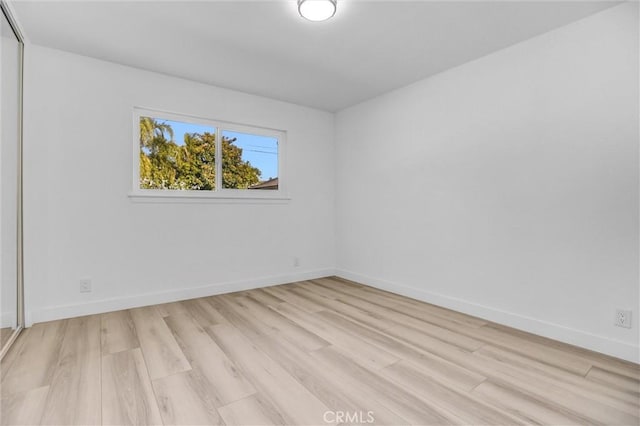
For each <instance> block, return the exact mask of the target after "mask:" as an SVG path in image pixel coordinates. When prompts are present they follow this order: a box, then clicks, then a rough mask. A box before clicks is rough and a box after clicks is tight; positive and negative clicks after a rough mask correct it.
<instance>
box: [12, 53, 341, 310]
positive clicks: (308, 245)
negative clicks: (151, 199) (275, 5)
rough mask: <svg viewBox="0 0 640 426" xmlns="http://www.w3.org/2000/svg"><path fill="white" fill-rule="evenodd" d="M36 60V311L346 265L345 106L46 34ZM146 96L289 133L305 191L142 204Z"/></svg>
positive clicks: (30, 94)
mask: <svg viewBox="0 0 640 426" xmlns="http://www.w3.org/2000/svg"><path fill="white" fill-rule="evenodd" d="M25 70H26V76H25V86H26V87H25V89H26V90H25V135H24V151H25V152H24V154H25V176H24V186H25V201H24V203H25V205H24V210H25V250H26V252H25V269H26V271H25V272H26V275H25V290H26V298H27V301H26V302H27V310H28V312H27V314H28V320H27V321H28V322H38V321H43V320H49V319H55V318H61V317H67V316H74V315H80V314H86V313H94V312H101V311H105V310H113V309H120V308H124V307H129V306H136V305H146V304H153V303H158V302H163V301H169V300H178V299H184V298H189V297H197V296H202V295H207V294H214V293H218V292H224V291H231V290H237V289H242V288H249V287H255V286H259V285H266V284H275V283H283V282H287V281H295V280H298V279H304V278H307V277H315V276H323V275H327V274H330V273H331V272H332V271H333V269H332V268H333V267H334V265H335V258H334V247H335V238H334V194H333V188H334V183H333V179H334V174H335V173H334V169H333V158H334V149H333V137H334V136H333V135H334V128H333V115H332V114H329V113H325V112H320V111H317V110H313V109H309V108H304V107H300V106H296V105H292V104H287V103H283V102H278V101H273V100H269V99H265V98H261V97H256V96H250V95H247V94H243V93H239V92H234V91H230V90H224V89H220V88H215V87H211V86H206V85H202V84H197V83H193V82H189V81H186V80H181V79H177V78H172V77H168V76H164V75H160V74H155V73H151V72H146V71H142V70H137V69H133V68H128V67H124V66H119V65H115V64H112V63H108V62H102V61H98V60H95V59H89V58H86V57H82V56H77V55H73V54H69V53H64V52H61V51H56V50H51V49H46V48H42V47H38V46H34V45H29V46H27V49H26V64H25ZM211 72H215V70H211ZM134 106H142V107H147V108H152V109H159V110H165V111H172V112H178V113H183V114H190V115H194V116H200V117H210V118H213V119H218V120H224V121H233V122H240V123H244V124H251V125H257V126H263V127H269V128H277V129H283V130H287V131H288V140H287V150H288V151H287V159H288V163H287V165H286V167H287V176H288V178H289V186H288V190H289V195H290V197H291V200H290V201H289V202H287V203H280V204H255V203H253V204H246V203H245V204H229V203H197V204H188V203H168V204H144V203H136V202H132V200H131V199H129V198H128V196H127V194H128V193H129V191H130V190H131V189H132V182H131V180H132V177H131V176H132V171H131V170H132V169H131V167H132V158H131V157H132V150H133V148H132V144H133V143H134V142H133V135H132V129H133V127H132V126H133V122H132V120H133V112H132V108H133V107H134ZM293 256H297V257H299V258H300V266H299V267H297V268H296V267H294V266H293ZM81 277H91V278H92V280H93V292H92V293H83V294H80V293H79V280H80V278H81Z"/></svg>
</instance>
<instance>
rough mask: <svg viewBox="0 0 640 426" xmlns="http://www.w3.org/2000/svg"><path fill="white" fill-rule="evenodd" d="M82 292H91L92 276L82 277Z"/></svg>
mask: <svg viewBox="0 0 640 426" xmlns="http://www.w3.org/2000/svg"><path fill="white" fill-rule="evenodd" d="M80 293H91V278H81V279H80Z"/></svg>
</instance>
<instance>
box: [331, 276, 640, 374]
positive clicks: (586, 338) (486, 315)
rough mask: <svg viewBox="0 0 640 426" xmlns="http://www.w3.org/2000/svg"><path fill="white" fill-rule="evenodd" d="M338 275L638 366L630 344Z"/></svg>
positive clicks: (436, 295) (385, 283)
mask: <svg viewBox="0 0 640 426" xmlns="http://www.w3.org/2000/svg"><path fill="white" fill-rule="evenodd" d="M336 275H337V276H339V277H341V278H345V279H348V280H351V281H355V282H358V283H362V284H366V285H369V286H372V287H375V288H379V289H381V290H386V291H390V292H392V293H396V294H400V295H403V296H407V297H411V298H413V299H417V300H421V301H424V302H428V303H431V304H434V305H438V306H442V307H444V308H449V309H453V310H455V311H458V312H462V313H465V314H468V315H473V316H476V317H479V318H482V319H486V320H488V321H492V322H496V323H499V324H503V325H506V326H509V327H513V328H516V329H519V330H523V331H527V332H529V333H533V334H537V335H539V336H543V337H548V338H550V339H554V340H559V341H561V342H565V343H569V344H571V345H575V346H580V347H582V348H585V349H590V350H592V351H596V352H600V353H603V354H607V355H611V356H614V357H616V358H621V359H624V360H627V361H631V362H635V363H638V362H639V360H640V351H639V348H638V347H637V346H634V345H632V344H630V343H626V342H621V341H618V340H613V339H610V338H607V337H604V336H599V335H595V334H591V333H588V332H585V331H581V330H576V329H574V328H569V327H565V326H563V325H560V324H554V323H551V322H548V321H544V320H540V319H537V318H531V317H527V316H524V315H520V314H516V313H513V312H507V311H503V310H500V309H496V308H492V307H489V306H483V305H479V304H477V303H473V302H469V301H467V300H462V299H458V298H455V297H451V296H447V295H444V294H439V293H433V292H430V291H427V290H422V289H418V288H415V287H410V286H407V285H403V284H397V283H391V282H388V281H384V280H380V279H377V278H372V277H368V276H365V275H361V274H358V273H355V272H351V271H345V270H340V269H338V270H337V271H336Z"/></svg>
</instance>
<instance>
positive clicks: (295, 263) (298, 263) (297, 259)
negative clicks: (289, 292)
mask: <svg viewBox="0 0 640 426" xmlns="http://www.w3.org/2000/svg"><path fill="white" fill-rule="evenodd" d="M293 266H294V267H295V268H297V267H298V266H300V258H299V257H297V256H294V258H293Z"/></svg>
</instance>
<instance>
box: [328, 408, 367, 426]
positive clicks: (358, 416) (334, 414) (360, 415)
mask: <svg viewBox="0 0 640 426" xmlns="http://www.w3.org/2000/svg"><path fill="white" fill-rule="evenodd" d="M322 419H323V420H324V421H325V423H335V424H339V423H348V424H368V423H373V422H375V421H376V419H375V417H374V413H373V411H325V412H324V415H323V416H322Z"/></svg>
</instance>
